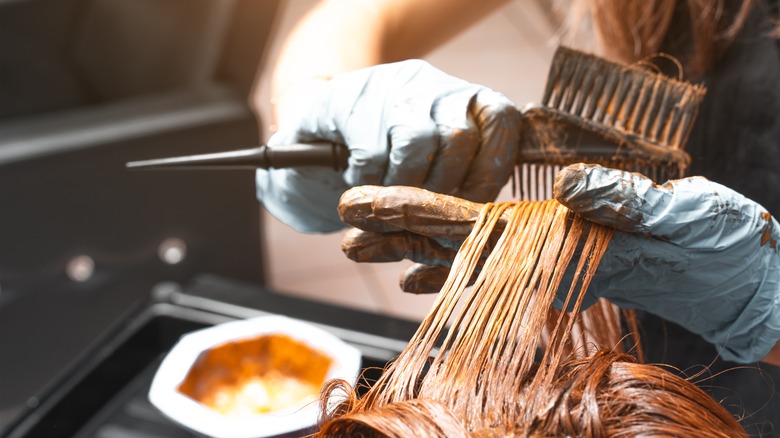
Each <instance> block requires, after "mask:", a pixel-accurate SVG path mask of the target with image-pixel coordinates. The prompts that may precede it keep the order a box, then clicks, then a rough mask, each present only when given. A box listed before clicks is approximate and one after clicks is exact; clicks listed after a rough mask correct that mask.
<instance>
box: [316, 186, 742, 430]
mask: <svg viewBox="0 0 780 438" xmlns="http://www.w3.org/2000/svg"><path fill="white" fill-rule="evenodd" d="M502 215H504V217H507V216H508V219H507V224H506V226H505V227H504V229H503V231H500V237H499V238H498V241H497V242H496V243H495V246H494V247H493V248H492V250H491V251H490V253H489V254H488V255H487V258H486V259H484V264H483V266H482V270H481V272H480V273H479V276H478V277H477V280H476V282H475V283H474V286H473V287H472V288H467V284H468V282H469V279H470V278H471V276H472V274H473V273H474V270H475V268H476V266H477V265H478V263H479V262H480V258H481V257H482V256H483V251H484V250H485V248H486V245H487V242H488V241H490V240H491V236H493V235H494V233H495V232H497V231H496V224H497V223H498V222H499V218H501V217H502ZM611 236H612V230H611V229H609V228H607V227H602V226H598V225H595V224H591V223H589V222H587V221H585V220H583V219H581V218H579V217H578V216H576V215H574V214H573V213H571V211H569V210H568V209H567V208H566V207H564V206H562V205H561V204H559V203H558V202H557V201H554V200H548V201H542V202H529V201H520V202H512V203H498V204H487V205H486V206H485V207H484V209H483V211H482V213H481V215H480V217H479V219H478V221H477V224H476V225H475V227H474V230H473V231H472V233H471V234H470V235H469V236H468V238H467V239H466V240H465V242H464V243H463V245H462V247H461V248H460V250H459V252H458V254H457V256H456V258H455V261H454V262H453V266H452V269H451V271H450V275H449V277H448V278H447V281H446V283H445V285H444V286H443V287H442V290H441V292H440V294H439V295H438V297H437V301H436V302H435V303H434V305H433V306H432V308H431V311H430V313H429V314H428V316H427V317H426V318H425V319H424V320H423V321H422V323H421V325H420V327H419V328H418V330H417V332H416V333H415V335H414V336H413V337H412V339H411V341H410V342H409V344H408V346H407V347H406V348H405V349H404V351H403V352H401V354H400V355H399V357H398V358H397V359H396V360H395V361H394V362H392V363H391V364H390V365H388V367H387V368H386V369H385V371H384V373H383V374H382V375H381V376H380V378H379V379H378V380H377V382H376V383H375V384H374V385H373V386H372V387H370V388H369V389H368V391H367V392H366V393H365V395H364V396H362V397H359V396H358V395H357V394H356V392H355V389H354V388H353V387H351V386H350V385H349V384H347V383H346V382H344V381H332V382H329V383H328V384H326V386H325V387H324V390H323V392H322V395H321V399H320V407H321V412H322V421H321V427H320V431H319V436H345V435H348V436H392V437H406V436H435V437H445V436H446V437H465V436H469V437H481V436H530V437H544V436H618V437H620V436H636V435H647V436H680V437H683V436H692V435H695V436H712V437H726V436H729V437H737V436H745V432H744V430H743V429H742V428H741V427H740V425H739V423H738V422H737V421H736V420H735V419H734V418H733V417H731V415H730V414H729V413H728V412H727V411H726V410H725V409H724V408H723V407H722V406H720V405H719V404H718V403H717V402H716V401H715V400H713V399H712V398H710V397H709V396H707V395H706V394H705V393H704V392H703V391H702V390H700V389H699V388H697V387H696V386H695V385H694V384H692V383H691V382H689V381H687V380H685V379H682V378H680V377H677V376H675V375H674V374H672V373H670V372H669V371H667V370H665V369H664V368H662V367H659V366H655V365H648V364H643V363H640V362H639V361H638V360H637V358H636V357H635V356H634V355H630V354H627V353H626V352H625V348H624V344H625V342H621V340H622V339H623V338H622V334H621V330H620V323H619V321H618V315H619V312H618V311H617V310H616V308H615V307H614V306H612V305H611V304H610V303H608V302H606V301H605V300H600V301H599V302H597V304H595V305H594V306H591V307H590V308H588V309H587V310H584V311H580V309H581V308H582V304H583V300H584V298H585V291H586V290H587V289H588V287H589V285H590V282H591V279H592V278H593V275H594V274H595V271H596V268H597V267H598V263H599V261H600V260H601V258H602V256H603V255H604V252H605V251H606V248H607V245H608V243H609V240H610V238H611ZM559 290H564V291H567V292H565V293H564V294H563V295H561V298H563V300H562V301H563V306H562V308H563V309H566V310H567V311H554V310H552V308H551V305H552V304H553V301H554V299H555V298H556V296H558V295H559V292H558V291H559ZM447 326H449V328H447ZM437 345H438V348H436V346H437ZM539 348H540V349H541V353H539V354H540V356H537V350H538V349H539Z"/></svg>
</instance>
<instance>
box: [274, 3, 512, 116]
mask: <svg viewBox="0 0 780 438" xmlns="http://www.w3.org/2000/svg"><path fill="white" fill-rule="evenodd" d="M507 2H508V0H483V1H473V0H425V1H419V0H323V1H321V2H319V3H318V4H317V5H316V6H315V7H314V8H313V9H312V10H311V11H310V12H309V13H308V14H307V15H306V16H305V17H304V18H303V19H302V20H301V21H300V22H298V23H297V24H296V25H295V27H294V29H293V30H292V32H291V33H290V34H289V36H288V37H287V38H286V40H285V41H284V43H283V45H282V49H281V54H280V56H279V58H278V59H277V61H276V64H275V65H274V69H273V77H272V82H271V88H272V89H271V96H272V97H273V99H274V100H275V102H276V105H275V108H274V110H275V111H276V112H277V114H278V112H280V109H282V108H284V107H285V106H287V104H288V103H290V102H293V104H294V101H295V97H294V96H295V95H296V94H299V93H305V92H306V91H305V90H306V89H307V88H309V87H310V86H311V85H312V83H316V82H320V81H323V80H327V79H328V78H332V77H334V76H336V75H338V74H341V73H345V72H348V71H353V70H357V69H361V68H365V67H370V66H373V65H377V64H385V63H388V62H396V61H402V60H405V59H412V58H419V57H422V56H424V55H426V54H427V53H428V52H430V51H432V50H433V49H435V48H437V47H438V46H440V45H441V44H443V43H444V42H446V41H447V40H449V39H450V38H452V37H453V36H455V35H457V34H458V33H460V32H462V31H463V30H464V29H466V28H467V27H469V26H470V25H472V24H474V23H476V22H477V21H479V20H480V19H482V18H484V17H485V16H486V15H488V14H489V13H491V12H493V11H494V10H496V9H497V8H498V7H500V6H501V5H503V4H505V3H507ZM296 89H300V90H299V91H298V92H296ZM275 115H276V114H275Z"/></svg>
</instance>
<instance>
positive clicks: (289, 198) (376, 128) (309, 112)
mask: <svg viewBox="0 0 780 438" xmlns="http://www.w3.org/2000/svg"><path fill="white" fill-rule="evenodd" d="M501 3H502V1H498V0H491V1H487V2H472V1H463V0H451V1H438V0H431V1H425V2H420V1H416V0H415V1H411V0H409V1H407V0H403V1H394V2H393V1H387V0H384V1H358V0H351V1H350V0H339V1H336V0H331V1H326V2H323V3H322V4H320V5H319V6H318V7H317V8H316V9H315V10H314V11H313V12H312V14H310V15H309V16H308V17H307V18H306V19H304V21H303V22H302V23H301V24H300V25H299V26H298V28H296V30H295V31H294V32H293V34H292V36H291V37H290V39H289V41H288V42H287V43H286V44H285V46H284V52H283V54H282V56H281V58H280V61H279V65H278V66H277V69H276V71H275V75H274V77H275V79H274V85H273V90H274V92H275V93H277V94H276V99H277V113H276V115H277V119H278V120H277V123H278V131H277V132H276V134H274V135H273V137H272V138H271V139H270V140H269V141H268V144H269V146H271V147H274V146H276V145H281V144H288V143H314V142H322V141H324V142H330V143H339V144H344V145H346V146H347V147H348V149H349V152H350V158H349V164H348V167H347V169H346V170H345V171H344V172H338V171H334V170H333V169H326V168H297V169H273V170H268V171H266V170H260V171H258V172H257V177H256V183H257V196H258V199H259V200H260V201H261V202H263V204H264V205H265V207H266V209H267V210H268V211H269V212H271V213H272V214H273V215H274V216H276V217H277V218H278V219H280V220H281V221H283V222H285V223H287V224H288V225H291V226H293V227H294V228H296V229H298V230H299V231H305V232H329V231H334V230H338V229H340V228H343V227H344V224H343V223H342V222H341V221H340V220H339V217H338V214H337V212H336V207H337V205H338V199H339V197H340V196H341V194H342V193H343V192H344V191H345V190H346V189H347V188H349V187H351V186H355V185H363V184H374V185H407V186H415V187H424V188H427V189H430V190H435V191H437V192H441V193H448V194H453V195H457V196H460V197H463V198H466V199H472V200H477V201H488V200H492V199H494V198H495V196H497V194H498V192H499V191H500V189H501V187H503V185H504V184H505V183H506V181H507V180H508V179H509V176H510V175H511V173H512V169H513V164H514V161H515V158H516V155H517V145H518V138H519V129H518V119H519V112H518V110H517V109H516V108H515V105H514V103H512V102H511V101H509V99H507V98H506V97H504V96H503V95H501V94H499V93H497V92H495V91H493V90H491V89H489V88H487V87H484V86H481V85H476V84H471V83H468V82H466V81H463V80H461V79H457V78H454V77H452V76H449V75H447V74H445V73H444V72H442V71H439V70H437V69H435V68H434V67H432V66H431V65H429V64H427V63H425V62H423V61H420V60H406V61H399V62H390V61H396V60H399V59H405V58H408V57H414V56H420V55H423V54H424V53H425V52H427V51H428V50H430V49H431V48H433V47H435V46H436V45H438V44H440V43H441V42H443V41H444V40H446V39H447V38H449V37H450V36H452V35H453V34H455V33H456V32H458V31H460V30H462V29H463V28H464V27H466V26H467V25H469V24H471V23H472V22H473V21H475V20H476V19H478V18H481V16H483V15H485V14H486V13H488V12H490V11H491V10H493V9H494V8H495V7H496V6H497V5H499V4H501ZM388 62H390V63H388ZM374 64H378V65H374Z"/></svg>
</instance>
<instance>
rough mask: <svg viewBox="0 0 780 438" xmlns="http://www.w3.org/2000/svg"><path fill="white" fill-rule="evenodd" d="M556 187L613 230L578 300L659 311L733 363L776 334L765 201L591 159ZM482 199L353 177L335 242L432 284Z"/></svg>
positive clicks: (778, 233) (773, 243) (355, 255)
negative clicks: (659, 179) (405, 265)
mask: <svg viewBox="0 0 780 438" xmlns="http://www.w3.org/2000/svg"><path fill="white" fill-rule="evenodd" d="M555 192H556V197H557V199H558V200H559V201H560V202H562V203H563V204H565V205H567V206H568V207H569V208H571V209H572V210H574V211H576V212H578V213H580V214H582V215H583V216H584V217H586V218H588V219H590V220H592V221H594V222H598V223H601V224H604V225H608V226H611V227H614V228H617V229H618V230H620V231H617V232H616V233H615V234H614V236H613V238H612V241H611V242H610V245H609V247H608V249H607V252H606V254H605V256H604V258H603V259H602V261H601V263H600V264H599V268H598V270H597V272H596V274H595V276H594V278H593V281H592V283H591V287H590V288H589V291H588V295H587V296H586V297H585V301H584V303H583V305H584V307H587V306H589V305H591V304H593V303H594V302H595V301H596V300H597V299H598V298H599V297H606V298H608V299H610V300H612V301H613V302H614V303H615V304H618V305H620V306H621V307H624V308H633V309H641V310H645V311H648V312H650V313H654V314H656V315H658V316H661V317H662V318H665V319H667V320H669V321H673V322H676V323H678V324H680V325H681V326H683V327H686V328H687V329H689V330H691V331H693V332H695V333H698V334H700V335H701V336H702V337H704V338H705V339H706V340H708V341H709V342H712V343H713V344H715V345H717V346H718V347H720V350H721V355H722V357H723V358H724V359H726V360H731V361H735V362H744V363H748V362H755V361H757V360H759V359H762V358H763V357H764V356H766V354H767V353H768V352H769V351H770V349H771V348H772V347H773V346H774V345H775V344H776V343H777V342H778V340H780V246H779V245H780V225H778V223H777V221H776V220H774V219H773V218H772V217H771V216H770V215H769V214H768V213H766V211H765V210H764V209H763V208H762V207H761V206H760V205H758V204H756V203H755V202H753V201H751V200H749V199H746V198H745V197H743V196H741V195H740V194H738V193H736V192H734V191H733V190H730V189H728V188H726V187H723V186H721V185H719V184H716V183H713V182H710V181H708V180H706V179H704V178H699V177H694V178H686V179H682V180H679V181H672V182H669V183H667V184H665V185H663V186H656V185H654V184H653V183H652V182H651V181H650V180H649V179H647V178H645V177H644V176H642V175H639V174H632V173H627V172H621V171H617V170H613V169H606V168H602V167H599V166H586V165H574V166H570V167H568V168H566V169H564V170H563V171H562V172H561V173H560V175H559V176H558V179H557V180H556V186H555ZM481 208H482V206H481V205H480V204H476V203H472V202H467V201H464V200H462V199H458V198H454V197H451V196H444V195H439V194H436V193H431V192H425V191H422V190H420V189H414V188H409V187H357V188H354V189H352V190H350V191H349V192H347V193H345V195H344V196H343V197H342V200H341V205H340V207H339V209H340V212H341V214H342V218H343V219H344V220H345V221H346V222H348V223H350V224H351V225H353V226H355V227H357V228H358V229H355V230H351V231H350V232H348V233H347V234H346V236H345V238H344V240H343V241H342V249H343V250H344V252H345V253H346V254H347V256H348V257H350V258H351V259H353V260H355V261H359V262H387V261H397V260H401V259H404V258H407V259H410V260H413V261H415V262H417V263H420V265H415V266H413V267H412V268H411V269H409V270H407V271H406V272H404V273H403V274H402V277H401V284H402V288H403V289H404V290H406V291H409V292H413V293H428V292H436V291H438V290H439V288H440V287H441V285H442V284H443V282H444V279H446V275H447V272H448V270H449V269H448V268H449V266H450V265H451V262H452V260H453V259H454V258H455V254H456V251H457V248H458V246H459V244H460V243H462V241H463V239H464V238H465V236H467V235H468V233H469V232H470V230H471V228H472V227H473V224H474V222H475V221H476V219H477V217H478V216H479V212H480V210H481ZM571 271H573V269H572V270H571ZM571 274H572V272H569V273H568V275H571ZM570 283H571V280H570V279H566V278H565V279H564V281H563V284H570ZM565 292H566V291H562V292H561V293H562V294H564V293H565ZM563 298H565V297H563V296H561V297H559V299H558V300H557V306H558V307H559V308H560V307H561V306H562V304H563Z"/></svg>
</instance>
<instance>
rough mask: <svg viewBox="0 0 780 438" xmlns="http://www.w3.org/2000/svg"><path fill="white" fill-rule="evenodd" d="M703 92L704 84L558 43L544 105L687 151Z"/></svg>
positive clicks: (548, 79)
mask: <svg viewBox="0 0 780 438" xmlns="http://www.w3.org/2000/svg"><path fill="white" fill-rule="evenodd" d="M704 93H705V89H704V87H702V86H700V85H692V84H690V83H687V82H681V81H677V80H674V79H671V78H668V77H666V76H663V75H660V74H657V73H654V72H651V71H649V70H646V69H643V68H640V67H638V66H623V65H620V64H617V63H613V62H609V61H606V60H604V59H601V58H599V57H597V56H594V55H589V54H586V53H582V52H578V51H576V50H572V49H568V48H566V47H559V48H558V50H557V52H556V53H555V57H554V58H553V62H552V65H551V67H550V73H549V76H548V78H547V86H546V89H545V92H544V98H543V100H542V103H543V104H544V105H545V106H547V107H548V108H551V109H554V110H557V111H560V112H563V113H567V114H570V115H572V116H575V117H579V118H582V119H586V120H590V121H592V122H595V123H599V124H602V125H604V126H605V127H607V128H610V129H615V130H618V131H620V132H623V133H626V134H630V135H635V136H638V137H641V138H644V139H646V140H648V141H651V142H653V143H657V144H659V145H663V146H666V147H671V148H675V149H682V148H683V146H684V145H685V143H686V142H687V140H688V136H689V135H690V131H691V128H692V127H693V120H695V118H696V115H697V113H698V108H699V104H700V103H701V99H702V98H703V96H704Z"/></svg>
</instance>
